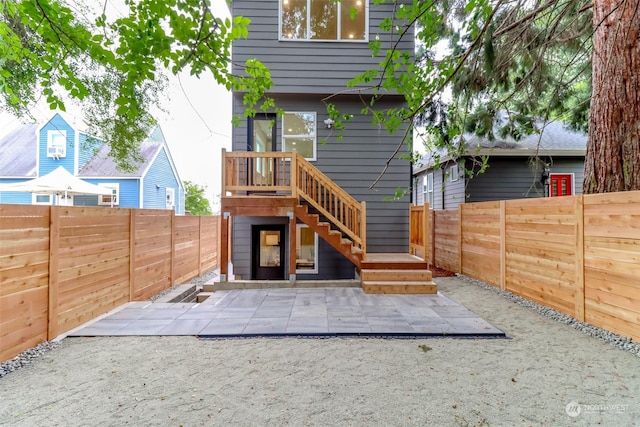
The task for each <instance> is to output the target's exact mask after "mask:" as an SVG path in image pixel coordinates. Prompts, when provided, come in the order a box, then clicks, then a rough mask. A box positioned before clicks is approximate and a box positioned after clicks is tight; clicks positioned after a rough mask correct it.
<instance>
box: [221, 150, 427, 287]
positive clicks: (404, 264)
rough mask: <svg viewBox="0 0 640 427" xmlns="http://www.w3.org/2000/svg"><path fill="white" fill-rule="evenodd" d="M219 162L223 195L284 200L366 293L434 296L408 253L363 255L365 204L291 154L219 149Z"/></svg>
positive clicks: (423, 269) (421, 262)
mask: <svg viewBox="0 0 640 427" xmlns="http://www.w3.org/2000/svg"><path fill="white" fill-rule="evenodd" d="M222 159H223V160H222V164H223V168H222V169H223V170H222V177H223V194H227V193H231V194H236V193H240V192H252V191H262V192H265V191H272V192H274V194H276V195H278V196H280V198H287V201H288V202H287V203H292V205H293V206H294V216H295V218H297V219H298V220H300V221H302V222H303V223H305V224H306V225H307V226H309V227H310V228H311V229H313V230H314V231H315V232H316V233H317V234H318V236H320V237H321V238H322V239H324V240H325V241H326V242H327V243H329V244H330V245H331V246H332V247H334V248H335V249H336V250H337V251H338V252H340V253H341V254H342V255H344V256H345V257H346V258H347V259H348V260H349V261H350V262H352V263H353V265H355V266H356V268H357V269H358V270H359V271H360V278H361V283H362V288H363V290H364V291H365V292H367V293H414V294H433V293H436V292H437V287H436V285H435V283H433V281H432V280H431V279H432V277H431V272H430V271H429V270H428V266H427V264H426V262H424V260H422V259H420V258H418V257H415V256H413V255H410V254H408V253H406V254H377V253H372V254H369V253H367V243H366V241H367V239H366V235H367V233H366V229H367V227H366V218H367V213H366V203H365V202H358V201H357V200H356V199H354V198H353V197H352V196H351V195H350V194H348V193H347V192H346V191H344V190H343V189H342V188H340V187H339V186H338V185H337V184H336V183H335V182H333V181H332V180H331V179H330V178H329V177H327V176H326V175H325V174H324V173H322V172H321V171H320V170H319V169H317V168H316V167H315V166H314V165H313V164H311V163H309V162H308V161H307V160H306V159H304V158H303V157H302V156H300V155H299V154H297V153H296V152H295V151H294V152H293V153H279V152H278V153H275V152H265V153H261V152H250V153H238V152H234V153H226V151H225V150H224V149H223V153H222ZM258 165H260V168H258ZM266 171H268V173H267V172H266ZM238 195H239V194H238ZM245 197H246V196H245ZM231 198H232V199H233V197H231ZM227 199H228V198H225V197H223V205H224V206H225V207H227V208H228V207H229V206H230V205H231V204H232V203H231V201H229V200H227ZM274 203H275V202H274ZM289 206H291V205H289ZM289 209H290V208H289ZM309 209H312V210H313V212H310V211H309ZM276 211H277V209H276V207H274V210H273V212H274V213H271V215H275V216H279V215H282V213H275V212H276ZM238 212H244V211H240V210H235V214H236V215H237V214H238ZM246 212H249V213H242V214H244V215H251V213H250V212H251V209H248V210H247V211H246ZM269 212H272V211H269ZM277 212H280V211H277ZM288 212H290V211H288ZM316 212H317V213H316ZM292 219H293V217H292ZM293 224H295V223H293ZM223 246H224V245H223ZM222 259H223V261H224V260H225V259H226V258H225V256H223V257H222ZM221 274H222V270H221Z"/></svg>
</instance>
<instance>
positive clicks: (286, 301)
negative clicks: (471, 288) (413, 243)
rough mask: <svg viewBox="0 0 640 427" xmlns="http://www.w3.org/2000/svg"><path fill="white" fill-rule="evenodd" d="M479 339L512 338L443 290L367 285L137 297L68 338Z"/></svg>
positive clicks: (70, 334) (78, 329) (84, 326)
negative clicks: (367, 289) (396, 290)
mask: <svg viewBox="0 0 640 427" xmlns="http://www.w3.org/2000/svg"><path fill="white" fill-rule="evenodd" d="M126 335H197V336H201V337H250V336H305V335H307V336H338V335H363V336H369V335H373V336H380V335H392V336H408V337H414V336H474V337H475V336H477V337H504V336H505V334H504V332H502V331H501V330H500V329H498V328H496V327H494V326H492V325H490V324H489V323H487V322H486V321H485V320H483V319H481V318H480V317H478V316H477V315H476V314H474V313H472V312H471V311H469V310H468V309H466V308H465V307H463V306H461V305H460V304H458V303H456V302H455V301H453V300H451V299H449V298H447V297H446V296H444V295H442V294H440V293H438V294H437V295H370V294H365V293H364V292H363V291H362V290H361V289H360V288H297V289H290V288H285V289H243V290H226V291H217V292H215V293H214V294H213V296H211V297H209V298H208V299H207V300H206V301H205V302H203V303H152V302H133V303H128V304H125V305H124V306H122V307H120V308H119V309H116V310H114V311H113V312H111V313H108V314H107V315H105V316H102V317H100V318H98V319H96V320H94V321H91V322H89V323H87V324H85V325H83V326H81V327H80V328H77V329H76V330H74V331H71V332H70V333H69V334H68V336H126Z"/></svg>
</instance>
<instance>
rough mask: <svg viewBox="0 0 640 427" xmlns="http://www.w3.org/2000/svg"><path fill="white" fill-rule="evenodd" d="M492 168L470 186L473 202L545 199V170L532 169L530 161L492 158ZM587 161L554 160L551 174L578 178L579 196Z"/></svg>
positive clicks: (468, 198) (576, 181)
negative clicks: (542, 171)
mask: <svg viewBox="0 0 640 427" xmlns="http://www.w3.org/2000/svg"><path fill="white" fill-rule="evenodd" d="M489 165H490V167H489V168H488V169H487V170H486V171H485V172H484V173H482V174H479V175H476V176H474V177H473V178H472V179H470V180H469V181H468V183H467V196H468V197H467V199H466V201H467V202H468V203H471V202H484V201H491V200H510V199H524V198H535V197H544V195H545V193H544V187H543V185H542V183H541V182H540V177H541V170H539V169H535V168H531V167H530V165H529V159H528V158H526V157H492V158H491V159H490V160H489ZM583 169H584V158H579V157H573V158H572V157H556V158H553V164H552V166H551V173H572V174H574V184H575V185H574V187H575V194H582V177H583Z"/></svg>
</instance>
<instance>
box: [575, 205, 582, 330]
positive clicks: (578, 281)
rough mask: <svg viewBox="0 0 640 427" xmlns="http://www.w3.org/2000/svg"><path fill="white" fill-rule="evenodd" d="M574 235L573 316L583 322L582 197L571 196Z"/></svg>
mask: <svg viewBox="0 0 640 427" xmlns="http://www.w3.org/2000/svg"><path fill="white" fill-rule="evenodd" d="M573 197H574V200H573V207H574V215H575V222H576V226H575V233H576V239H575V241H576V255H575V257H576V261H575V266H576V277H575V287H576V300H575V309H574V315H573V317H575V318H576V319H577V320H579V321H581V322H584V196H573Z"/></svg>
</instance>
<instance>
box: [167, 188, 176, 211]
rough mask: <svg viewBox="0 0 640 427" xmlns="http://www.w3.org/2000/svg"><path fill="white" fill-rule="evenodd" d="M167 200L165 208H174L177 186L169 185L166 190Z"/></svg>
mask: <svg viewBox="0 0 640 427" xmlns="http://www.w3.org/2000/svg"><path fill="white" fill-rule="evenodd" d="M165 195H166V198H167V202H166V205H165V208H167V209H174V208H175V207H176V190H175V188H171V187H167V188H166V190H165Z"/></svg>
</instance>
